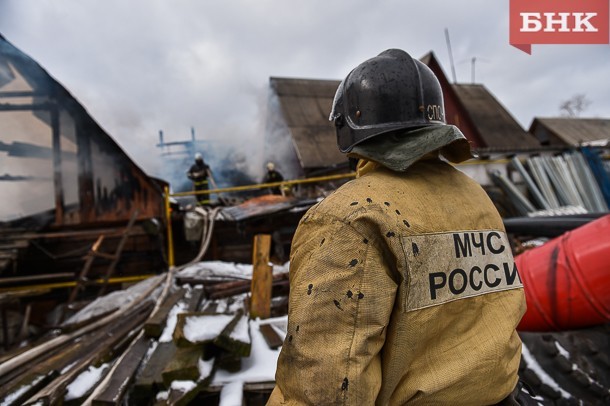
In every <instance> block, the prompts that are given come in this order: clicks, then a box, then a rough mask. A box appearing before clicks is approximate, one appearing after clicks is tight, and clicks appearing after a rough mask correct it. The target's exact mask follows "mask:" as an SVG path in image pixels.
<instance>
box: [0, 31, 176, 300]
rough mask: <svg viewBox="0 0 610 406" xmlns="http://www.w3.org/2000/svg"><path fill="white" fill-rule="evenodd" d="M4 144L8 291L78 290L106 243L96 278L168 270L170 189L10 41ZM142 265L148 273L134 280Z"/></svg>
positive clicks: (3, 246)
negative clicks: (163, 233)
mask: <svg viewBox="0 0 610 406" xmlns="http://www.w3.org/2000/svg"><path fill="white" fill-rule="evenodd" d="M0 134H1V138H0V190H1V191H2V197H3V202H2V204H1V205H0V239H1V243H0V279H2V283H3V284H5V285H6V284H9V283H12V282H14V279H13V280H12V282H9V281H7V280H5V278H6V277H14V276H20V277H22V276H24V275H39V274H46V275H48V276H49V277H50V278H52V279H56V278H58V275H57V274H58V273H61V274H63V275H66V276H67V275H71V276H67V278H68V279H71V280H73V279H74V272H77V271H80V269H81V268H82V267H83V256H84V255H86V254H87V253H88V252H90V250H91V247H92V246H93V243H94V242H95V241H96V240H99V242H100V244H98V248H99V252H100V253H99V255H98V258H97V260H96V261H95V264H94V266H93V267H92V269H93V270H95V269H97V268H99V269H107V268H108V267H109V266H113V267H114V268H115V270H116V274H120V273H121V272H123V271H125V272H132V273H133V272H136V273H138V272H141V271H142V270H144V272H146V273H150V272H155V271H159V270H161V268H162V267H163V266H164V260H163V254H162V251H161V246H160V242H161V240H160V230H161V227H162V225H163V224H162V222H163V218H164V215H163V214H164V198H163V188H164V182H162V181H160V180H156V179H153V178H151V177H149V176H148V175H147V174H146V173H144V171H142V169H140V168H139V167H138V166H137V165H136V164H135V163H134V162H133V161H132V160H131V159H130V158H129V157H128V156H127V155H126V154H125V152H123V150H122V149H121V148H120V147H119V145H118V144H117V143H116V142H115V141H114V140H113V139H112V138H111V137H110V136H109V135H108V134H107V133H106V131H104V129H103V128H102V127H101V126H100V125H99V124H98V123H97V122H96V121H95V120H94V119H93V118H92V117H91V116H90V115H89V114H88V113H87V111H86V109H85V108H84V107H83V106H82V105H81V104H80V103H79V102H78V101H77V100H76V98H75V97H74V96H73V95H71V94H70V93H69V92H68V90H66V89H65V88H64V87H63V86H62V85H61V84H60V83H59V82H58V81H56V80H55V79H54V78H53V77H52V76H51V75H50V74H49V73H48V72H47V71H45V70H44V69H43V68H42V67H41V66H40V65H39V64H38V63H36V62H35V61H34V60H33V59H32V58H30V57H29V56H28V55H26V54H25V53H23V52H22V51H20V50H19V49H17V48H16V47H15V46H14V45H13V44H11V43H10V42H9V41H7V40H6V39H5V38H4V37H2V36H1V35H0ZM128 224H129V230H126V226H127V225H128ZM102 240H103V241H102ZM118 251H121V252H118ZM104 254H105V255H106V257H105V258H102V256H103V255H104ZM113 256H120V258H116V257H113ZM135 262H139V264H140V265H143V267H142V266H138V269H137V270H134V269H133V268H132V269H130V270H128V267H129V266H130V265H129V264H130V263H135ZM98 265H99V266H98ZM93 274H95V273H94V272H93V273H92V275H93ZM1 287H2V286H0V288H1Z"/></svg>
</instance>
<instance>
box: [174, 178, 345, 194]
mask: <svg viewBox="0 0 610 406" xmlns="http://www.w3.org/2000/svg"><path fill="white" fill-rule="evenodd" d="M355 176H356V173H355V172H352V173H342V174H339V175H329V176H319V177H316V178H307V179H294V180H284V181H281V182H269V183H257V184H256V185H244V186H233V187H226V188H218V189H210V190H198V191H190V192H178V193H172V194H171V195H170V196H171V197H179V196H194V195H207V194H212V193H227V192H242V191H245V190H255V189H264V188H268V187H277V186H291V185H299V184H303V183H316V182H327V181H330V180H337V179H347V178H353V177H355Z"/></svg>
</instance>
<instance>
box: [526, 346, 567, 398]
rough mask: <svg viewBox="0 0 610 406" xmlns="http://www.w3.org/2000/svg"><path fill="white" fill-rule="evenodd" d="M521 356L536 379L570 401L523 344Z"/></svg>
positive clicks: (565, 392)
mask: <svg viewBox="0 0 610 406" xmlns="http://www.w3.org/2000/svg"><path fill="white" fill-rule="evenodd" d="M521 355H522V356H523V358H524V359H525V362H526V363H527V367H528V368H530V369H531V370H532V371H534V373H535V374H536V375H537V376H538V378H540V380H541V381H542V382H543V383H545V384H547V385H548V386H550V387H551V388H553V389H555V390H556V391H558V392H559V393H560V394H561V397H563V398H566V399H570V398H571V397H572V395H571V394H570V393H568V392H567V391H565V390H564V389H563V388H561V387H560V386H559V384H557V382H555V380H554V379H553V378H552V377H551V376H550V375H549V374H547V373H546V371H545V370H544V369H543V368H542V367H541V366H540V364H539V363H538V361H536V358H534V356H533V355H532V353H531V352H530V351H529V349H528V348H527V346H526V345H525V343H523V344H522V346H521Z"/></svg>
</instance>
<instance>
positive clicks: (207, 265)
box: [0, 262, 288, 405]
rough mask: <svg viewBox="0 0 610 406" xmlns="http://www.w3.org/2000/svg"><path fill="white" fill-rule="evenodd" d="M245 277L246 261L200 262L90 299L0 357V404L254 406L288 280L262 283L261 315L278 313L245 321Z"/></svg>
mask: <svg viewBox="0 0 610 406" xmlns="http://www.w3.org/2000/svg"><path fill="white" fill-rule="evenodd" d="M269 271H270V272H269V273H270V274H271V270H269ZM252 274H253V271H252V266H250V265H236V264H228V263H220V262H202V263H199V264H196V265H193V266H191V267H189V268H187V269H184V270H182V271H179V272H169V273H167V274H163V275H159V276H156V277H153V278H150V279H147V280H145V281H143V282H140V283H139V284H137V285H134V286H132V287H130V288H129V289H125V290H123V291H117V292H112V293H110V294H108V295H105V296H103V297H100V298H98V299H97V300H95V301H94V302H92V303H90V304H89V305H88V306H86V307H84V308H83V309H82V310H81V311H79V312H78V313H76V314H74V315H73V316H72V317H70V318H68V319H67V320H66V321H65V322H64V323H63V324H62V325H61V328H60V329H58V330H57V331H54V332H53V333H52V334H49V335H48V336H46V337H43V338H42V339H41V340H40V341H39V342H36V343H30V344H28V345H27V346H26V347H24V348H21V349H19V350H16V351H14V352H13V353H11V354H7V355H6V356H4V357H3V358H2V359H0V404H2V405H34V404H50V405H53V404H66V405H77V404H78V405H81V404H86V405H117V404H123V403H128V404H130V405H153V404H154V405H186V404H189V403H191V404H201V403H205V404H218V403H220V400H221V398H222V397H225V398H228V397H236V396H239V398H240V399H241V398H242V396H245V397H246V400H245V403H247V404H264V402H265V400H266V397H267V396H268V394H269V393H270V391H271V390H272V388H273V381H274V375H275V364H276V362H277V356H278V355H279V346H280V345H281V342H282V341H283V337H284V336H285V329H286V316H285V314H286V304H287V300H286V299H287V298H286V295H287V293H288V277H287V269H286V268H285V267H281V266H278V267H277V269H275V272H274V273H273V276H272V277H269V282H270V284H271V285H272V292H273V295H274V297H273V300H272V301H271V305H270V309H271V310H270V313H271V314H272V315H279V317H276V318H271V319H266V320H261V319H255V320H251V319H250V312H249V307H250V303H251V301H250V287H251V285H252V282H251V277H252ZM270 288H271V287H270ZM248 399H249V400H248ZM257 402H258V403H257Z"/></svg>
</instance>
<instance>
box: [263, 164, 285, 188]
mask: <svg viewBox="0 0 610 406" xmlns="http://www.w3.org/2000/svg"><path fill="white" fill-rule="evenodd" d="M283 180H284V177H283V176H282V174H281V173H279V172H278V171H277V169H275V164H274V163H273V162H267V173H265V176H264V178H263V183H273V182H281V181H283ZM269 193H270V194H273V195H281V194H282V189H281V188H280V186H274V187H271V188H269Z"/></svg>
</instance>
